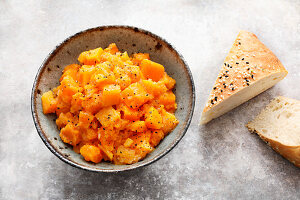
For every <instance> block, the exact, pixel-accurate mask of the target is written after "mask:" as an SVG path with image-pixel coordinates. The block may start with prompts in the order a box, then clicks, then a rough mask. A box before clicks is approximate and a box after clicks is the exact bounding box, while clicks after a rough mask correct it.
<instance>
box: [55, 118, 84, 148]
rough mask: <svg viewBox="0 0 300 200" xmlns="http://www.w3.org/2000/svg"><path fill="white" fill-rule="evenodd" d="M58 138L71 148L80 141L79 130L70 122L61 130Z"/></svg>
mask: <svg viewBox="0 0 300 200" xmlns="http://www.w3.org/2000/svg"><path fill="white" fill-rule="evenodd" d="M59 136H60V138H61V139H62V141H63V142H64V143H68V144H71V145H73V146H75V145H77V144H78V143H79V142H80V141H81V136H80V132H79V130H78V129H77V128H76V127H75V126H74V125H73V124H72V123H71V122H69V123H68V124H67V125H66V126H65V127H64V128H62V129H61V131H60V134H59Z"/></svg>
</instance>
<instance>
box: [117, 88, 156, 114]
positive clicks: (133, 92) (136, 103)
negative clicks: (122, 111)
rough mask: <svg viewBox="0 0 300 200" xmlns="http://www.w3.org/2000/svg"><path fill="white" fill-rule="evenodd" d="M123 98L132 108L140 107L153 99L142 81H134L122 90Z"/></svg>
mask: <svg viewBox="0 0 300 200" xmlns="http://www.w3.org/2000/svg"><path fill="white" fill-rule="evenodd" d="M121 97H122V100H123V101H124V102H125V103H126V105H127V106H129V107H130V108H139V107H140V106H141V105H143V104H144V103H146V102H147V101H148V100H149V99H151V97H150V95H149V94H148V93H147V92H146V91H145V89H144V88H143V86H142V85H141V84H140V83H133V84H131V85H130V86H128V87H127V88H126V89H125V90H123V91H122V92H121Z"/></svg>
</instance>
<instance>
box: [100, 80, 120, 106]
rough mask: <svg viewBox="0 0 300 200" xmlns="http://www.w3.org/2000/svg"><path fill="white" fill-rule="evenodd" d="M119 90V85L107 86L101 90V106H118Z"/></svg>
mask: <svg viewBox="0 0 300 200" xmlns="http://www.w3.org/2000/svg"><path fill="white" fill-rule="evenodd" d="M120 94H121V88H120V86H119V85H115V84H113V85H107V86H105V87H104V88H103V96H102V97H103V104H104V106H112V105H116V104H119V103H120V101H121V96H120Z"/></svg>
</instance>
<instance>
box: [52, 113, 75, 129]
mask: <svg viewBox="0 0 300 200" xmlns="http://www.w3.org/2000/svg"><path fill="white" fill-rule="evenodd" d="M69 122H74V117H73V115H72V113H70V112H67V113H60V115H59V117H58V118H57V119H56V125H57V126H58V128H59V129H61V128H63V127H65V126H66V125H67V124H68V123H69Z"/></svg>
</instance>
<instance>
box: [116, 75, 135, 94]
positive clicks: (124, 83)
mask: <svg viewBox="0 0 300 200" xmlns="http://www.w3.org/2000/svg"><path fill="white" fill-rule="evenodd" d="M116 83H117V84H118V85H120V87H121V89H122V90H124V89H125V88H127V87H128V86H129V85H130V84H131V79H130V77H129V76H128V75H127V74H123V76H121V77H120V78H117V79H116Z"/></svg>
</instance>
